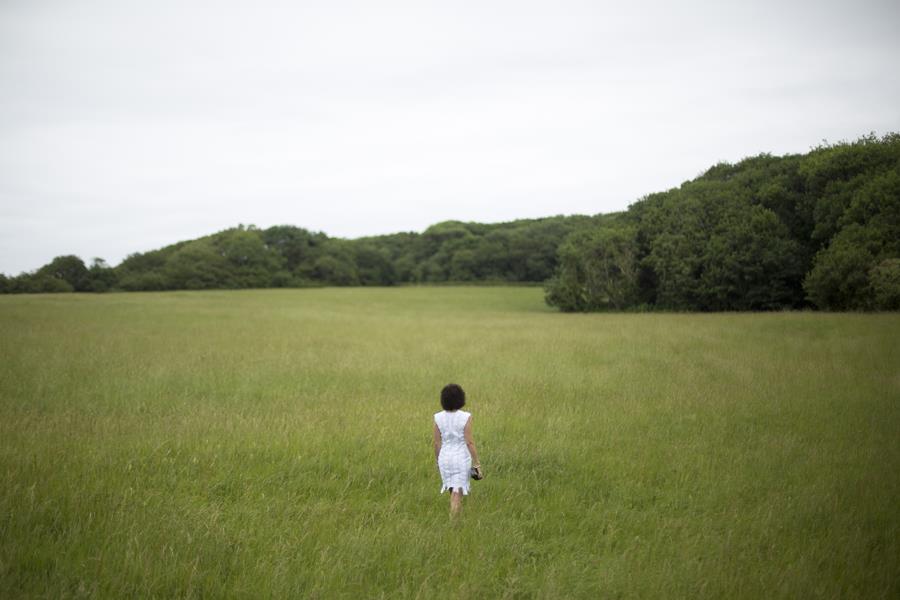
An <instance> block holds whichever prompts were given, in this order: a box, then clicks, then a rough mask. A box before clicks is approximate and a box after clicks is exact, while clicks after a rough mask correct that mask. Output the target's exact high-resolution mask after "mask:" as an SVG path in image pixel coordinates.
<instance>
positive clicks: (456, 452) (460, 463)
mask: <svg viewBox="0 0 900 600" xmlns="http://www.w3.org/2000/svg"><path fill="white" fill-rule="evenodd" d="M465 404H466V393H465V392H464V391H463V389H462V388H461V387H459V386H458V385H456V384H455V383H451V384H448V385H446V386H444V389H443V390H441V406H442V407H443V409H444V410H442V411H441V412H439V413H436V414H435V415H434V457H435V459H437V464H438V469H440V471H441V480H442V481H443V486H442V487H441V493H442V494H443V493H444V491H445V490H450V516H454V517H455V516H456V515H458V514H459V510H460V508H462V497H463V495H468V494H469V476H470V473H471V469H472V463H473V461H474V463H475V469H476V471H477V474H478V478H479V479H480V478H481V463H480V462H479V461H478V452H477V451H476V450H475V441H474V440H473V439H472V414H471V413H467V412H466V411H464V410H460V409H461V408H462V407H463V406H465Z"/></svg>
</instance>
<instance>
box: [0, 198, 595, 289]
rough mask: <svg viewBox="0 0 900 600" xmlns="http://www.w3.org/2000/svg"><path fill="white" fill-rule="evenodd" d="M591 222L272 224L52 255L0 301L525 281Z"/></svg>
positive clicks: (2, 282)
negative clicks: (132, 250)
mask: <svg viewBox="0 0 900 600" xmlns="http://www.w3.org/2000/svg"><path fill="white" fill-rule="evenodd" d="M594 221H595V219H594V218H591V217H585V216H572V217H561V216H560V217H549V218H545V219H531V220H519V221H513V222H509V223H498V224H482V223H462V222H458V221H448V222H444V223H438V224H437V225H433V226H432V227H429V228H428V229H427V230H425V232H424V233H421V234H419V233H397V234H392V235H382V236H374V237H366V238H359V239H355V240H346V239H340V238H331V237H328V236H327V235H325V234H324V233H313V232H310V231H307V230H305V229H302V228H300V227H293V226H289V225H279V226H275V227H270V228H268V229H258V228H256V227H254V226H252V225H251V226H248V227H245V226H243V225H240V226H238V227H236V228H232V229H227V230H225V231H220V232H218V233H216V234H213V235H210V236H206V237H202V238H199V239H196V240H190V241H185V242H178V243H176V244H172V245H171V246H166V247H165V248H161V249H159V250H153V251H150V252H144V253H137V254H132V255H130V256H128V257H127V258H126V259H125V260H123V261H122V262H121V264H119V265H117V266H116V267H110V266H108V265H107V264H106V263H105V262H103V260H101V259H94V263H93V264H92V265H91V267H89V268H88V267H86V266H85V264H84V263H83V262H82V260H81V259H80V258H78V257H77V256H60V257H57V258H55V259H54V260H53V261H52V262H51V263H50V264H48V265H46V266H44V267H42V268H40V269H38V270H37V271H35V272H34V273H23V274H22V275H19V276H18V277H13V278H6V277H3V278H2V279H0V291H2V292H7V293H23V292H24V293H39V292H72V291H76V292H104V291H109V290H126V291H139V290H145V291H150V290H201V289H238V288H269V287H310V286H322V285H336V286H350V285H381V286H384V285H394V284H399V283H437V282H481V281H490V282H507V283H513V282H534V283H540V282H542V281H544V280H546V279H547V278H549V277H550V276H551V275H552V274H553V272H554V270H555V269H556V261H557V257H556V251H557V248H558V247H559V245H560V243H561V242H562V240H563V239H564V238H565V237H566V236H567V235H569V234H570V233H572V232H573V231H575V230H577V229H579V228H585V227H588V226H591V225H592V224H593V223H594Z"/></svg>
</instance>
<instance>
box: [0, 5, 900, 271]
mask: <svg viewBox="0 0 900 600" xmlns="http://www.w3.org/2000/svg"><path fill="white" fill-rule="evenodd" d="M898 31H900V3H897V2H894V1H882V0H860V1H855V2H850V1H846V2H829V1H827V0H825V1H816V2H810V1H802V2H790V1H789V0H779V1H769V0H765V1H756V2H746V1H740V2H728V1H718V2H704V1H685V2H677V3H676V2H668V1H634V2H603V1H584V2H579V1H573V0H555V1H554V2H547V1H544V2H528V1H527V0H516V1H497V2H492V1H490V0H480V1H478V2H469V1H459V0H454V1H453V2H448V1H446V0H444V1H442V2H428V1H425V0H419V1H412V2H391V1H388V0H385V1H382V2H346V1H340V0H332V1H328V2H308V1H307V2H304V1H298V0H294V1H285V2H269V1H264V0H256V1H253V2H250V1H246V2H244V1H240V2H238V1H228V0H218V1H209V2H192V1H189V0H183V1H170V0H154V1H152V2H148V1H131V0H64V1H53V0H3V2H2V3H0V272H3V273H6V274H17V273H19V272H21V271H30V270H33V269H36V268H38V267H40V266H41V265H43V264H45V263H47V262H49V261H50V260H51V259H52V258H53V257H54V256H57V255H60V254H77V255H79V256H81V257H82V258H83V259H84V260H85V262H89V261H90V259H91V258H92V257H95V256H99V257H103V258H105V259H106V260H107V261H108V262H110V263H111V264H117V263H118V262H119V261H121V260H122V259H123V258H124V257H125V256H126V255H128V254H130V253H132V252H138V251H147V250H151V249H155V248H159V247H161V246H163V245H166V244H169V243H173V242H176V241H179V240H184V239H191V238H196V237H200V236H201V235H206V234H209V233H213V232H215V231H218V230H221V229H224V228H227V227H232V226H235V225H237V224H238V223H244V224H249V223H253V224H256V225H258V226H260V227H268V226H270V225H275V224H292V225H298V226H301V227H305V228H307V229H311V230H317V231H324V232H326V233H327V234H329V235H332V236H341V237H357V236H361V235H370V234H380V233H391V232H396V231H409V230H412V231H421V230H423V229H424V228H425V227H427V226H428V225H431V224H433V223H436V222H439V221H442V220H447V219H459V220H464V221H482V222H494V221H506V220H512V219H517V218H526V217H540V216H549V215H555V214H573V213H581V214H596V213H600V212H611V211H616V210H622V209H624V208H626V207H627V206H628V205H629V204H630V203H632V202H634V201H635V200H637V199H638V198H640V197H641V196H643V195H645V194H647V193H650V192H654V191H660V190H664V189H668V188H670V187H674V186H677V185H679V184H680V183H681V182H683V181H685V180H687V179H691V178H693V177H695V176H697V175H698V174H700V173H701V172H702V171H704V170H705V169H706V168H707V167H709V166H711V165H712V164H714V163H716V162H718V161H721V160H727V161H730V162H735V161H737V160H740V159H741V158H743V157H745V156H749V155H754V154H758V153H760V152H771V153H774V154H785V153H792V152H806V151H808V150H809V148H810V147H812V146H815V145H817V144H818V143H820V142H821V141H822V140H823V139H827V140H829V141H838V140H841V139H850V140H852V139H855V138H857V137H859V136H860V135H862V134H865V133H868V132H870V131H874V132H876V133H877V134H879V135H881V134H884V133H887V132H888V131H898V130H900V69H898V67H897V64H898V62H900V35H898V34H897V32H898Z"/></svg>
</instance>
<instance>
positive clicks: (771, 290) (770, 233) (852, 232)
mask: <svg viewBox="0 0 900 600" xmlns="http://www.w3.org/2000/svg"><path fill="white" fill-rule="evenodd" d="M558 259H559V266H558V268H557V271H556V272H555V274H554V276H553V277H552V278H551V279H550V280H549V281H548V282H547V284H546V286H545V289H546V292H547V293H546V299H547V302H548V303H549V304H551V305H553V306H557V307H559V308H560V309H562V310H564V311H591V310H628V309H631V310H634V309H638V310H640V309H666V310H697V311H718V310H781V309H796V308H804V307H816V308H820V309H827V310H897V309H900V135H898V134H896V133H892V134H888V135H886V136H884V137H882V138H880V139H879V138H878V137H876V136H875V135H874V134H873V135H869V136H864V137H862V138H860V139H859V140H857V141H855V142H852V143H846V142H844V143H839V144H835V145H827V144H825V145H822V146H819V147H817V148H815V149H813V150H811V151H810V152H809V153H807V154H804V155H789V156H783V157H775V156H771V155H769V154H760V155H758V156H754V157H751V158H746V159H744V160H742V161H740V162H738V163H737V164H733V165H732V164H728V163H720V164H717V165H715V166H713V167H712V168H710V169H709V170H708V171H706V173H704V174H703V175H701V176H700V177H698V178H696V179H693V180H691V181H688V182H685V183H684V184H682V185H681V186H680V187H678V188H675V189H671V190H668V191H666V192H661V193H657V194H650V195H649V196H646V197H644V198H642V199H641V200H639V201H638V202H636V203H634V204H633V205H631V206H630V207H629V208H628V210H627V211H625V212H623V213H621V214H619V215H615V218H611V219H606V220H603V221H600V222H599V226H597V227H593V228H589V229H586V230H583V231H579V232H575V233H573V234H572V235H570V236H569V237H568V238H566V240H564V242H563V243H562V245H561V246H560V249H559V255H558Z"/></svg>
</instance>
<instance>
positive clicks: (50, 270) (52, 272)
mask: <svg viewBox="0 0 900 600" xmlns="http://www.w3.org/2000/svg"><path fill="white" fill-rule="evenodd" d="M36 275H37V277H38V278H42V277H53V278H56V279H59V280H61V281H65V282H66V283H68V284H69V286H71V290H63V289H61V288H59V286H55V287H56V288H57V289H52V290H48V291H72V290H74V291H76V292H80V291H84V290H86V289H87V284H88V270H87V267H86V266H84V261H82V260H81V259H80V258H78V257H77V256H75V255H72V254H67V255H65V256H57V257H56V258H54V259H53V260H52V261H50V262H49V263H48V264H46V265H44V266H43V267H41V268H40V269H38V271H37V273H36ZM51 287H54V286H52V285H51Z"/></svg>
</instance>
